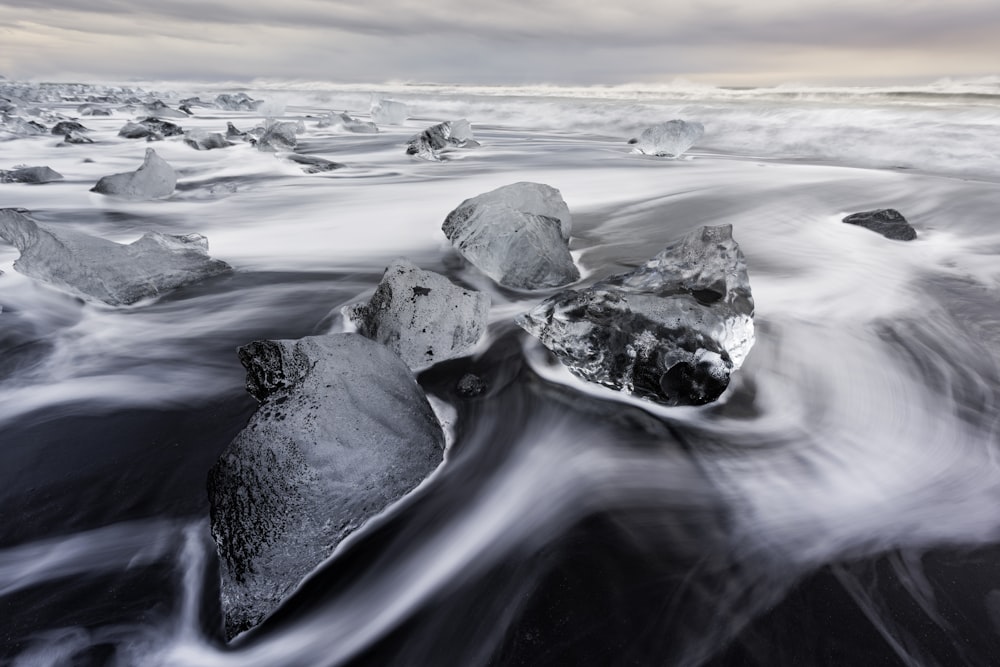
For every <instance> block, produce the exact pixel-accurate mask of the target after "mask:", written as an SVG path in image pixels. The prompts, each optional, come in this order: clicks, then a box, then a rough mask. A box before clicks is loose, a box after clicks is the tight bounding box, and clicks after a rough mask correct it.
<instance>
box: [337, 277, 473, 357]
mask: <svg viewBox="0 0 1000 667" xmlns="http://www.w3.org/2000/svg"><path fill="white" fill-rule="evenodd" d="M489 311H490V298H489V297H488V296H487V295H485V294H483V293H482V292H477V291H474V290H467V289H463V288H461V287H459V286H458V285H455V284H454V283H452V282H451V281H450V280H448V279H447V278H445V277H444V276H442V275H440V274H437V273H434V272H432V271H424V270H422V269H420V268H418V267H416V266H414V265H413V264H411V263H410V262H407V261H403V260H398V261H396V262H393V263H392V264H390V265H389V267H388V268H387V269H386V270H385V273H384V274H383V275H382V281H381V282H380V283H379V284H378V287H377V288H376V289H375V294H374V295H373V296H372V298H371V299H370V300H369V301H368V303H359V304H355V305H353V306H347V307H345V308H344V316H345V317H346V318H347V319H349V320H350V321H351V322H352V323H353V324H354V325H355V326H356V327H357V328H358V333H360V334H361V335H362V336H365V337H366V338H371V339H372V340H376V341H378V342H380V343H382V344H383V345H386V346H388V347H389V349H391V350H392V351H393V352H395V353H396V354H398V355H399V356H400V357H402V359H403V361H405V362H406V363H407V365H408V366H409V367H410V368H412V369H414V370H420V369H423V368H427V367H428V366H431V365H433V364H435V363H437V362H439V361H444V360H445V359H452V358H454V357H458V356H461V355H462V354H464V353H465V352H466V351H467V350H468V349H469V348H471V347H472V346H473V345H475V344H476V343H477V342H479V339H480V338H481V337H482V335H483V333H484V332H485V331H486V323H487V317H488V316H489Z"/></svg>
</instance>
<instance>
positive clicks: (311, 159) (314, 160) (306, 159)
mask: <svg viewBox="0 0 1000 667" xmlns="http://www.w3.org/2000/svg"><path fill="white" fill-rule="evenodd" d="M282 157H283V158H284V159H286V160H288V161H289V162H294V163H295V164H297V165H299V167H300V168H301V169H302V171H304V172H306V173H307V174H319V173H322V172H326V171H333V170H334V169H340V168H341V167H343V166H344V165H342V164H341V163H339V162H333V161H332V160H327V159H325V158H321V157H316V156H315V155H300V154H299V153H288V154H286V155H283V156H282Z"/></svg>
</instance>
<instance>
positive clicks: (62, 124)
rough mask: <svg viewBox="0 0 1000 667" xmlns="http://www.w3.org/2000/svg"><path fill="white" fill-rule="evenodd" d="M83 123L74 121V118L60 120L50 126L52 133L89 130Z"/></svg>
mask: <svg viewBox="0 0 1000 667" xmlns="http://www.w3.org/2000/svg"><path fill="white" fill-rule="evenodd" d="M89 131H90V130H88V129H87V128H86V127H84V126H83V124H81V123H78V122H76V121H75V120H61V121H59V122H58V123H56V124H55V125H53V126H52V134H56V135H58V134H63V135H65V134H69V133H71V132H89Z"/></svg>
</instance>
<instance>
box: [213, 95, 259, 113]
mask: <svg viewBox="0 0 1000 667" xmlns="http://www.w3.org/2000/svg"><path fill="white" fill-rule="evenodd" d="M262 104H264V100H255V99H253V98H252V97H250V96H249V95H247V94H246V93H236V94H233V95H230V94H229V93H222V94H221V95H216V97H215V106H217V107H219V108H220V109H224V110H226V111H256V110H257V109H258V107H260V105H262Z"/></svg>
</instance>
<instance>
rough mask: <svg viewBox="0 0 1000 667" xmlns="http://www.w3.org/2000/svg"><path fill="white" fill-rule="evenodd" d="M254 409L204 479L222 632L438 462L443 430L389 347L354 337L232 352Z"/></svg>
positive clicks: (273, 600) (285, 589)
mask: <svg viewBox="0 0 1000 667" xmlns="http://www.w3.org/2000/svg"><path fill="white" fill-rule="evenodd" d="M239 357H240V361H241V362H242V363H243V365H244V366H245V367H246V369H247V391H249V392H250V393H251V394H252V395H253V396H254V397H255V398H256V399H257V400H258V401H260V406H259V407H258V408H257V412H256V413H255V414H254V415H253V417H251V418H250V422H249V424H248V425H247V427H246V428H245V429H243V431H241V432H240V433H239V434H238V435H237V436H236V438H235V439H234V440H233V441H232V443H230V444H229V446H228V447H227V448H226V450H225V451H224V452H223V453H222V456H221V457H220V458H219V461H218V463H216V464H215V466H214V467H213V468H212V470H211V472H210V473H209V479H208V495H209V501H210V503H211V530H212V536H213V537H214V538H215V542H216V545H217V547H218V552H219V561H220V564H221V574H222V582H221V583H222V585H221V592H222V609H223V613H224V615H225V627H226V635H227V636H228V637H233V636H235V635H237V634H239V633H240V632H242V631H244V630H246V629H248V628H251V627H253V626H254V625H256V624H257V623H259V622H260V621H261V620H262V619H263V618H264V617H265V616H267V615H268V614H269V613H270V612H271V611H272V610H273V609H274V608H275V607H277V606H278V604H279V603H280V602H281V601H282V600H283V599H284V598H285V597H286V596H287V595H288V594H289V593H291V592H292V590H294V589H295V587H296V586H297V585H298V583H299V582H300V581H301V580H302V578H303V577H305V576H306V575H307V574H309V572H311V571H312V570H313V568H315V567H316V566H317V565H318V564H319V563H320V562H321V561H322V560H324V559H325V558H327V557H328V556H329V555H330V554H331V553H332V552H333V550H334V548H335V547H336V546H337V544H339V543H340V542H341V540H343V539H344V538H345V537H347V536H348V535H349V534H350V533H352V532H354V531H355V530H357V529H358V528H360V527H361V526H362V525H363V524H364V523H365V522H366V521H367V520H368V519H370V518H371V517H373V516H375V515H376V514H378V513H380V512H382V511H383V510H384V509H385V508H386V507H388V506H389V505H391V504H392V503H394V502H395V501H396V500H398V499H399V498H400V497H402V496H403V495H405V494H406V493H408V492H409V491H410V490H412V489H413V488H414V487H416V486H417V485H418V484H420V482H421V481H423V480H424V479H425V478H426V477H427V476H428V475H429V474H430V473H431V472H433V471H434V469H435V468H436V467H437V466H438V465H439V464H440V463H441V459H442V456H443V446H444V435H443V433H442V431H441V426H440V425H439V424H438V422H437V419H436V418H435V416H434V413H433V411H432V410H431V407H430V405H429V404H428V402H427V398H426V396H425V395H424V393H423V391H422V390H421V389H420V386H419V385H418V384H417V383H416V381H415V380H414V378H413V374H412V373H411V372H410V369H409V368H407V366H406V364H404V363H403V361H402V360H401V359H400V358H399V357H398V356H396V355H395V354H394V353H393V352H392V351H391V350H389V348H387V347H385V346H384V345H380V344H378V343H376V342H374V341H370V340H368V339H367V338H364V337H363V336H358V335H356V334H333V335H328V336H312V337H308V338H303V339H300V340H277V341H266V340H265V341H256V342H253V343H250V344H248V345H246V346H244V347H241V348H240V349H239Z"/></svg>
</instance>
